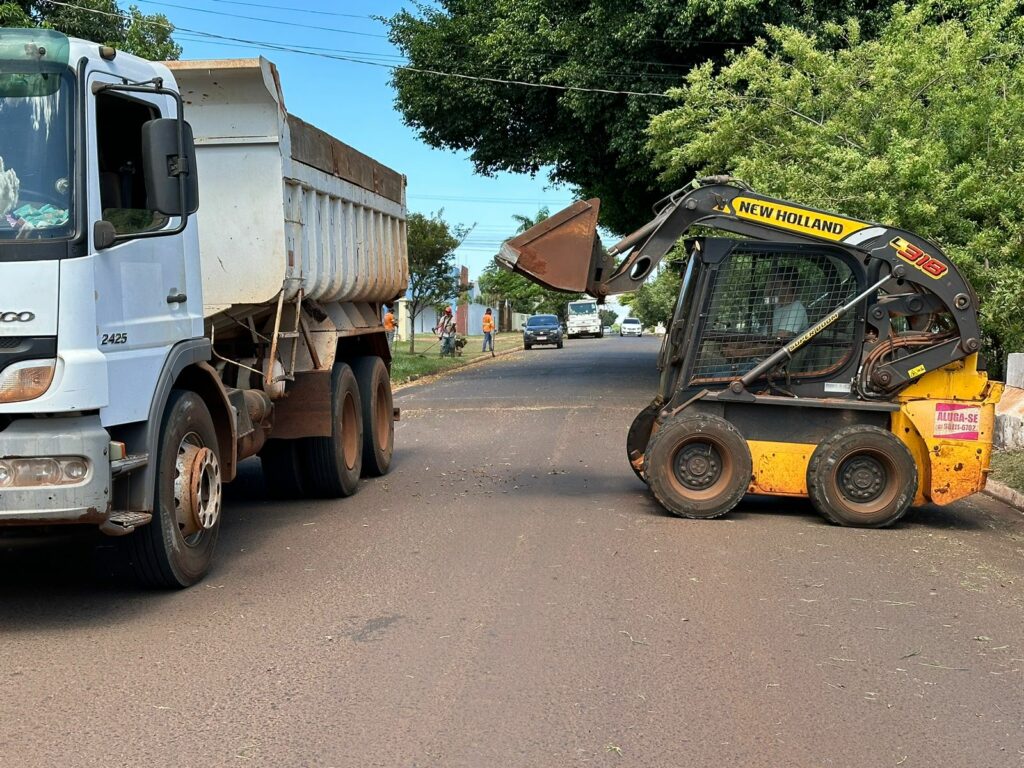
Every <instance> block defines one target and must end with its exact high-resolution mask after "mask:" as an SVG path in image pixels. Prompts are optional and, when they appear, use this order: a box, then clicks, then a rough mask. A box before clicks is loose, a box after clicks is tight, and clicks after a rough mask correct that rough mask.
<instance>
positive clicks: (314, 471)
mask: <svg viewBox="0 0 1024 768" xmlns="http://www.w3.org/2000/svg"><path fill="white" fill-rule="evenodd" d="M300 447H301V454H302V462H303V467H302V468H303V479H304V480H305V486H306V490H307V492H308V493H309V495H310V496H314V497H318V498H323V499H338V498H344V497H346V496H351V495H352V494H354V493H355V492H356V490H358V488H359V475H360V474H361V472H362V468H363V406H362V400H361V398H360V397H359V384H358V383H356V377H355V374H354V373H352V369H351V368H350V367H349V366H348V364H347V363H335V364H334V372H333V374H332V376H331V435H330V437H305V438H303V439H302V441H301V444H300Z"/></svg>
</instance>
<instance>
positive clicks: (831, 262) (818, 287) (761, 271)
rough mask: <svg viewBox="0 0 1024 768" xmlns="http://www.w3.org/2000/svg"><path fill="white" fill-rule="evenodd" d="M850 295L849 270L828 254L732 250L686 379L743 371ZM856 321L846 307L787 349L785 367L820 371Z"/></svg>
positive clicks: (843, 353) (846, 347) (849, 338)
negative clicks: (819, 330)
mask: <svg viewBox="0 0 1024 768" xmlns="http://www.w3.org/2000/svg"><path fill="white" fill-rule="evenodd" d="M856 295H857V280H856V278H855V276H854V274H853V271H852V270H851V269H850V267H849V266H848V265H847V264H846V263H845V262H843V261H842V260H841V259H839V258H838V257H836V256H835V255H833V254H829V253H814V252H812V251H800V252H798V253H785V252H782V253H780V252H779V251H767V250H766V251H763V252H761V251H756V250H743V251H737V252H734V253H733V254H732V255H731V256H730V257H729V258H728V259H727V260H726V261H725V262H724V263H723V264H722V266H721V267H720V268H719V270H718V272H717V273H716V275H715V277H714V282H713V285H712V289H711V295H710V297H709V300H708V302H707V304H706V310H705V314H706V319H705V322H704V326H703V331H702V333H701V337H700V339H699V340H698V344H699V346H698V351H697V356H696V361H695V364H694V369H693V377H692V382H693V383H706V382H712V381H716V380H727V379H732V378H735V377H737V376H741V375H743V374H744V373H746V372H747V371H749V370H750V369H751V368H753V367H754V365H755V364H756V363H757V362H759V361H760V360H763V359H764V358H765V357H767V356H768V355H770V354H771V353H772V352H774V351H775V350H776V349H778V348H779V347H780V346H782V344H784V343H785V342H786V341H788V340H789V339H792V338H793V337H794V336H796V335H798V334H800V333H802V332H803V331H806V330H808V329H809V328H810V327H811V326H813V325H814V324H815V323H817V322H819V321H821V320H822V319H824V318H825V317H827V316H828V315H829V314H830V313H831V312H833V311H835V310H836V309H838V308H839V307H841V306H843V304H845V303H846V302H847V301H849V300H850V299H852V298H853V297H854V296H856ZM855 323H856V313H849V314H847V315H846V316H844V317H843V318H840V320H839V321H838V322H835V323H833V324H832V325H831V326H830V327H829V328H827V329H826V330H825V331H823V332H822V333H820V334H818V335H817V336H815V337H814V338H813V339H812V340H811V341H810V342H808V344H807V345H806V346H804V347H803V348H802V349H800V350H799V351H798V352H797V353H796V354H795V355H794V356H793V359H792V360H791V361H790V362H789V364H788V366H787V367H788V371H789V374H790V375H791V376H794V377H809V376H818V375H823V374H826V373H828V372H829V371H831V370H833V369H835V368H836V367H838V366H839V365H840V364H842V363H843V362H844V361H845V360H846V359H847V356H848V355H849V354H850V353H851V351H852V348H853V341H854V324H855Z"/></svg>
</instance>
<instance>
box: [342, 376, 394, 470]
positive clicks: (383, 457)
mask: <svg viewBox="0 0 1024 768" xmlns="http://www.w3.org/2000/svg"><path fill="white" fill-rule="evenodd" d="M352 371H353V372H354V373H355V375H356V382H357V383H358V384H359V399H360V401H361V402H362V405H363V477H380V476H381V475H386V474H387V472H388V470H389V469H390V468H391V457H392V455H393V454H394V452H395V413H394V400H393V399H392V396H391V377H390V376H389V375H388V368H387V366H386V365H384V361H383V360H381V359H380V358H379V357H357V358H356V359H355V360H353V361H352Z"/></svg>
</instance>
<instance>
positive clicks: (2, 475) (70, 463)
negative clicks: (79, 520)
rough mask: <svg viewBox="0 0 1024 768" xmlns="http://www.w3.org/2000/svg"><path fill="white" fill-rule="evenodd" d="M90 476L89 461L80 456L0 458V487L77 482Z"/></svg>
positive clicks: (28, 486) (76, 483) (25, 486)
mask: <svg viewBox="0 0 1024 768" xmlns="http://www.w3.org/2000/svg"><path fill="white" fill-rule="evenodd" d="M88 477H89V461H88V459H85V458H83V457H82V456H57V457H52V458H51V457H49V456H38V457H33V458H11V459H3V460H2V461H0V488H33V487H38V486H45V485H78V484H80V483H83V482H85V481H86V480H87V479H88Z"/></svg>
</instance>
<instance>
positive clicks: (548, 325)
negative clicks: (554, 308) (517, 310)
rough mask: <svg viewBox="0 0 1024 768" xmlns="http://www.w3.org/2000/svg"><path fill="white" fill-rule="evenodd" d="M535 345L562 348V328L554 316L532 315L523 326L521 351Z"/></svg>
mask: <svg viewBox="0 0 1024 768" xmlns="http://www.w3.org/2000/svg"><path fill="white" fill-rule="evenodd" d="M537 344H553V345H554V346H556V347H558V348H559V349H561V348H562V326H561V324H560V323H559V322H558V318H557V317H556V316H555V315H534V316H533V317H529V318H527V319H526V324H525V325H524V326H523V349H530V348H531V347H534V346H536V345H537Z"/></svg>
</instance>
